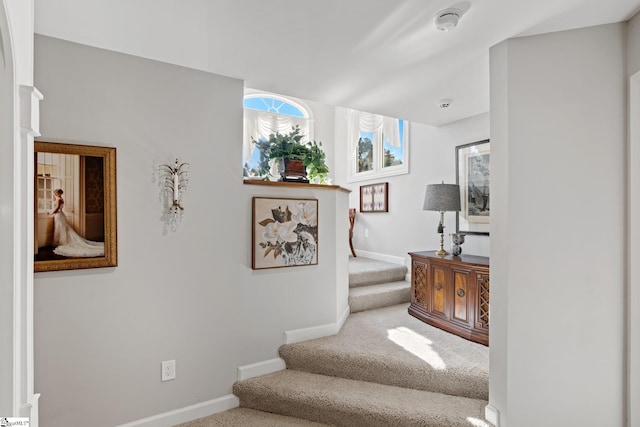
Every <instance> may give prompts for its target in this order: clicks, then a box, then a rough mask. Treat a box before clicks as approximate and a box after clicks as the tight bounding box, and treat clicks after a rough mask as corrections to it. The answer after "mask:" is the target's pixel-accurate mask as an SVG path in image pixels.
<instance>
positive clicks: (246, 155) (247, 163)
mask: <svg viewBox="0 0 640 427" xmlns="http://www.w3.org/2000/svg"><path fill="white" fill-rule="evenodd" d="M243 106H244V137H243V139H244V141H243V150H242V165H243V175H244V176H254V175H257V167H258V163H259V161H260V154H259V151H258V150H257V149H256V147H255V144H253V143H252V142H251V141H252V139H253V140H256V141H266V140H268V139H269V135H271V134H275V133H281V134H285V133H289V132H290V131H291V130H292V129H293V128H294V127H296V126H299V127H300V133H301V134H302V135H304V138H303V139H302V141H303V142H306V141H310V140H313V119H312V117H311V113H310V110H309V109H308V108H306V107H305V106H303V105H302V104H301V103H300V102H297V101H295V100H293V99H290V98H285V97H282V96H279V95H274V94H266V93H255V94H249V95H245V97H244V103H243Z"/></svg>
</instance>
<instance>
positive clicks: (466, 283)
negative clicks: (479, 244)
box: [409, 251, 489, 345]
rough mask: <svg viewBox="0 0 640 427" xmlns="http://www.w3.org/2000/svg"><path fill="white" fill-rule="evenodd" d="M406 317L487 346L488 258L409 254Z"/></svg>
mask: <svg viewBox="0 0 640 427" xmlns="http://www.w3.org/2000/svg"><path fill="white" fill-rule="evenodd" d="M409 255H411V305H410V306H409V314H411V315H412V316H414V317H417V318H418V319H420V320H422V321H424V322H425V323H428V324H430V325H432V326H436V327H438V328H440V329H443V330H445V331H448V332H451V333H453V334H456V335H458V336H461V337H463V338H466V339H468V340H471V341H475V342H478V343H480V344H484V345H489V258H487V257H481V256H475V255H464V254H463V255H460V256H452V255H447V256H443V257H441V256H438V255H436V253H435V251H428V252H411V253H409Z"/></svg>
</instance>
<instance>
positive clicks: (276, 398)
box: [234, 387, 470, 427]
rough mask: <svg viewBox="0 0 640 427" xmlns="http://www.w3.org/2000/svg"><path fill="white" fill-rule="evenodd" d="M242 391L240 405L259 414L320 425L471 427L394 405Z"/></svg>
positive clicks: (462, 421) (459, 420)
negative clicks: (395, 408)
mask: <svg viewBox="0 0 640 427" xmlns="http://www.w3.org/2000/svg"><path fill="white" fill-rule="evenodd" d="M262 393H264V394H261V393H260V392H255V391H253V390H241V389H240V388H239V387H234V394H236V395H237V396H238V397H239V398H240V406H241V407H243V408H250V409H256V410H259V411H265V412H272V413H276V414H281V415H286V416H289V417H295V418H302V419H305V420H309V421H314V422H318V423H324V424H330V425H335V426H345V427H354V426H367V427H389V426H394V427H404V426H407V427H409V426H411V427H413V426H420V427H443V426H447V427H469V425H470V424H469V422H468V420H467V419H466V418H464V417H460V418H457V417H446V416H443V415H442V414H424V413H421V414H419V416H418V415H416V414H400V413H397V412H394V411H393V408H392V405H393V402H389V407H388V409H389V411H385V408H372V407H369V406H368V405H367V403H366V401H363V402H361V404H359V405H358V404H343V403H342V402H340V401H339V400H334V399H332V397H331V396H325V398H324V399H316V400H306V396H304V395H301V394H299V395H297V396H295V399H292V397H291V396H286V397H285V396H280V395H279V394H278V390H262Z"/></svg>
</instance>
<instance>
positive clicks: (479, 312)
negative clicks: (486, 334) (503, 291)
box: [475, 270, 489, 331]
mask: <svg viewBox="0 0 640 427" xmlns="http://www.w3.org/2000/svg"><path fill="white" fill-rule="evenodd" d="M476 292H477V297H476V298H477V301H478V303H477V304H476V324H475V328H476V329H479V330H485V331H488V330H489V271H488V270H486V271H484V270H483V271H477V272H476Z"/></svg>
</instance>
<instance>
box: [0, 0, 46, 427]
mask: <svg viewBox="0 0 640 427" xmlns="http://www.w3.org/2000/svg"><path fill="white" fill-rule="evenodd" d="M0 34H2V41H1V43H2V58H3V59H2V61H1V63H2V65H1V67H2V70H0V93H2V95H3V96H2V97H1V98H0V99H1V100H0V122H1V123H2V125H3V126H2V127H0V129H3V130H5V133H1V132H2V131H1V130H0V148H2V156H0V236H2V237H1V238H0V295H1V296H2V303H0V309H1V310H2V313H0V319H1V320H2V322H1V324H0V337H1V338H0V357H1V360H2V361H1V362H0V369H1V370H2V374H3V379H4V378H7V377H8V378H11V381H8V383H9V385H5V384H2V385H0V393H1V396H2V403H1V405H2V406H0V408H1V409H2V411H3V412H4V411H6V412H4V413H0V416H3V417H6V416H10V417H28V418H29V420H30V423H29V425H30V426H31V427H38V398H39V394H36V393H35V392H34V349H33V138H34V137H36V136H39V135H40V133H39V122H40V115H39V103H40V100H41V99H42V95H41V94H40V92H38V90H37V89H36V88H35V87H33V86H32V85H33V0H2V3H1V4H0ZM5 92H6V93H5ZM5 95H6V96H5ZM5 370H6V371H7V372H5ZM5 373H6V374H7V377H5V376H4V375H5ZM5 402H6V403H5Z"/></svg>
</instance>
